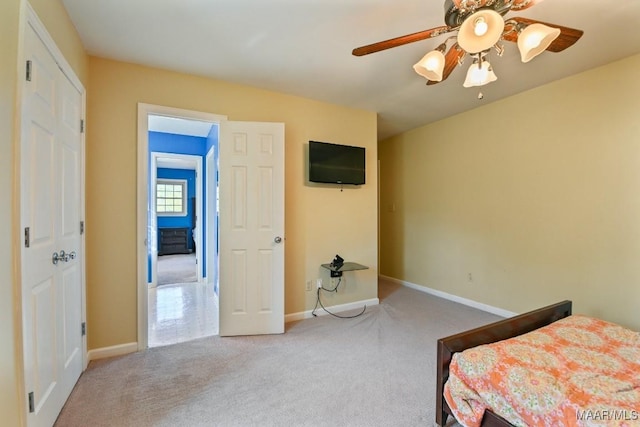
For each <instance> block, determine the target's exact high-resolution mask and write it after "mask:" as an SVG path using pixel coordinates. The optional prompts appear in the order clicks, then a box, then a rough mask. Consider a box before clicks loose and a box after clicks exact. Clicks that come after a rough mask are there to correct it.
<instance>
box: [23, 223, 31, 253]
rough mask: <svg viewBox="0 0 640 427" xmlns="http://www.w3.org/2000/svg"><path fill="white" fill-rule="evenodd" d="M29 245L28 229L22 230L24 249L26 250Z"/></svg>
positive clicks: (29, 234) (29, 233)
mask: <svg viewBox="0 0 640 427" xmlns="http://www.w3.org/2000/svg"><path fill="white" fill-rule="evenodd" d="M30 244H31V232H30V231H29V227H25V228H24V247H25V248H28V247H29V245H30Z"/></svg>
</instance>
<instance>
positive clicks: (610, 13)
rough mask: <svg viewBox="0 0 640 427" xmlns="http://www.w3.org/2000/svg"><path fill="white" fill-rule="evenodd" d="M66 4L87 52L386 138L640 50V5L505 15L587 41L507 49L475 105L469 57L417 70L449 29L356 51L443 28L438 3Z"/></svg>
mask: <svg viewBox="0 0 640 427" xmlns="http://www.w3.org/2000/svg"><path fill="white" fill-rule="evenodd" d="M62 1H63V3H64V5H65V6H66V8H67V10H68V12H69V15H70V16H71V19H72V20H73V22H74V24H75V26H76V28H77V29H78V32H79V34H80V37H81V38H82V41H83V43H84V45H85V48H86V49H87V51H88V53H89V54H91V55H95V56H100V57H105V58H111V59H116V60H121V61H126V62H133V63H138V64H143V65H148V66H151V67H158V68H164V69H169V70H175V71H179V72H185V73H190V74H195V75H201V76H207V77H211V78H214V79H221V80H225V81H229V82H235V83H241V84H246V85H250V86H255V87H259V88H264V89H269V90H274V91H278V92H283V93H289V94H294V95H298V96H303V97H307V98H312V99H316V100H320V101H326V102H331V103H335V104H339V105H344V106H349V107H354V108H362V109H366V110H370V111H375V112H377V113H378V137H379V138H381V139H382V138H385V137H388V136H391V135H394V134H397V133H400V132H403V131H406V130H408V129H412V128H415V127H418V126H421V125H423V124H426V123H430V122H433V121H436V120H439V119H442V118H444V117H447V116H451V115H454V114H456V113H459V112H462V111H466V110H469V109H472V108H475V107H478V106H480V105H485V104H487V103H489V102H492V101H495V100H498V99H500V98H503V97H506V96H510V95H513V94H516V93H519V92H522V91H525V90H528V89H531V88H533V87H536V86H539V85H543V84H545V83H548V82H550V81H552V80H557V79H560V78H563V77H566V76H569V75H572V74H575V73H579V72H581V71H584V70H587V69H591V68H594V67H597V66H600V65H603V64H606V63H609V62H611V61H615V60H618V59H621V58H624V57H627V56H630V55H633V54H636V53H639V52H640V31H638V26H639V25H640V0H618V1H612V0H609V1H607V0H545V1H542V2H540V3H539V4H536V5H535V6H533V7H531V8H529V9H527V10H524V11H522V12H521V13H509V14H507V17H509V16H523V17H527V18H531V19H537V20H540V21H544V22H551V23H556V24H559V25H563V26H567V27H572V28H577V29H581V30H584V32H585V34H584V36H583V37H582V38H581V39H580V40H579V41H578V43H576V44H575V45H574V46H572V47H570V48H569V49H567V50H565V51H564V52H561V53H551V52H544V53H543V54H541V55H540V56H538V57H537V58H535V59H534V60H532V61H531V62H529V63H527V64H523V63H521V62H520V60H519V55H518V52H517V48H516V46H515V45H514V44H513V43H509V42H507V43H505V46H506V53H505V55H504V56H503V57H502V58H493V57H492V58H490V59H491V63H492V65H493V68H494V70H495V73H496V74H497V76H498V81H496V82H494V83H491V84H490V85H487V86H484V87H483V88H482V92H483V94H484V99H483V100H478V97H477V95H478V88H475V89H465V88H463V87H462V81H463V79H464V75H465V74H466V68H468V65H469V64H470V61H469V60H468V59H467V61H466V63H465V65H467V66H465V67H463V68H457V69H456V70H455V71H454V72H453V73H452V74H451V76H450V77H449V79H448V80H446V81H444V82H441V83H439V84H437V85H433V86H426V85H425V80H424V79H423V78H422V77H420V76H418V75H417V74H415V73H414V71H413V69H412V65H413V64H414V63H415V62H417V61H418V60H419V59H420V58H421V57H422V56H423V55H424V54H425V53H426V52H428V51H429V50H431V49H433V48H435V47H436V46H437V45H438V44H439V43H441V42H442V41H444V39H445V38H446V37H447V36H446V35H443V36H440V37H438V38H436V39H432V40H425V41H420V42H416V43H412V44H410V45H406V46H402V47H397V48H394V49H390V50H386V51H383V52H378V53H374V54H371V55H367V56H364V57H355V56H352V55H351V51H352V49H353V48H355V47H358V46H362V45H366V44H370V43H373V42H377V41H381V40H385V39H388V38H392V37H397V36H401V35H405V34H409V33H413V32H416V31H421V30H425V29H428V28H431V27H435V26H440V25H444V22H443V11H444V7H443V5H444V1H443V0H216V1H211V0H108V1H104V0H62ZM638 71H639V72H640V70H638ZM585 89H588V88H585ZM621 90H624V88H623V87H621Z"/></svg>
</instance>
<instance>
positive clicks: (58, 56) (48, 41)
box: [13, 1, 89, 422]
mask: <svg viewBox="0 0 640 427" xmlns="http://www.w3.org/2000/svg"><path fill="white" fill-rule="evenodd" d="M20 16H21V19H20V29H19V33H20V36H19V37H20V39H19V45H18V64H17V65H18V67H17V68H18V76H24V74H23V73H24V68H23V67H24V64H25V63H26V62H25V61H26V54H25V46H24V40H25V39H26V37H27V35H26V32H27V31H28V29H29V27H31V29H33V31H34V32H35V34H36V35H37V36H38V37H39V38H40V40H41V41H42V43H43V44H44V45H45V47H46V48H47V50H49V52H50V53H51V55H52V56H53V58H54V60H55V61H56V63H57V65H58V67H59V69H60V70H61V71H62V73H63V74H64V75H65V77H66V78H67V79H68V80H69V82H70V83H71V84H72V86H73V87H74V88H75V89H77V90H78V92H80V96H81V100H80V108H81V116H82V126H83V127H84V129H82V131H81V132H80V169H79V173H80V176H79V179H80V200H79V202H80V212H79V219H80V221H82V223H83V224H86V206H85V202H86V128H87V127H86V112H87V92H86V90H85V87H84V85H83V84H82V82H81V81H80V79H79V78H78V76H77V75H76V73H75V71H74V69H73V67H72V66H71V65H70V64H69V62H68V61H67V59H66V58H65V57H64V54H63V53H62V51H61V50H60V49H59V48H58V46H57V45H56V42H55V40H54V39H53V38H52V37H51V35H50V34H49V32H48V31H47V28H46V26H45V25H44V24H43V23H42V20H41V19H40V18H39V17H38V14H37V13H36V12H35V10H34V9H33V7H32V6H31V4H30V3H29V2H28V1H25V2H22V6H21V13H20ZM22 78H23V77H19V78H18V79H17V81H16V86H17V87H16V102H17V103H18V104H17V107H18V108H16V121H15V123H18V124H19V125H17V126H16V127H15V133H16V135H15V140H16V141H18V142H17V148H16V150H15V154H14V156H13V166H14V179H15V187H14V188H15V189H16V191H15V196H14V198H13V204H14V206H15V208H14V221H15V222H17V226H16V227H14V229H15V230H16V231H15V234H13V236H14V237H15V236H16V235H17V238H16V239H14V241H15V242H16V243H15V244H14V248H15V249H16V250H15V251H14V253H15V262H14V264H13V276H14V278H15V279H16V280H15V283H16V286H17V287H18V290H17V292H16V300H15V302H14V306H17V307H19V312H20V313H22V314H23V315H24V311H23V309H22V307H23V304H24V302H25V301H23V299H22V287H23V283H22V264H23V259H22V251H23V249H24V248H23V239H22V237H23V236H22V230H21V227H20V224H21V222H22V205H21V199H22V180H21V178H20V177H21V173H22V171H21V160H22V155H23V153H22V141H23V138H24V135H23V120H24V116H23V114H22V110H23V85H24V81H23V80H22ZM78 125H79V126H80V123H79V124H78ZM78 226H80V224H78ZM85 236H86V235H85V233H84V232H82V233H81V234H80V250H81V251H82V254H81V256H80V257H79V268H80V282H81V283H80V294H81V297H80V304H81V307H80V316H81V319H80V320H81V322H82V323H83V324H85V325H86V321H87V281H86V270H87V268H86V258H87V257H86V253H87V251H86V238H85ZM24 324H25V321H24V319H23V318H22V317H21V316H20V318H19V319H17V320H16V331H17V336H19V337H21V338H20V341H21V342H20V350H19V352H18V354H19V355H20V356H19V357H20V360H21V369H18V372H16V376H17V378H18V384H19V388H20V390H19V396H18V401H19V402H20V404H21V407H22V408H24V411H25V412H23V413H22V417H23V421H25V422H27V420H28V418H29V413H28V410H29V408H28V405H27V396H26V372H25V368H26V366H25V363H24V362H25V354H24V339H25V336H24ZM81 339H82V344H81V348H82V355H81V357H82V371H83V372H84V371H85V370H86V369H87V366H88V364H89V359H88V354H87V335H86V334H84V335H82V336H81Z"/></svg>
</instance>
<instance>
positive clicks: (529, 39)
mask: <svg viewBox="0 0 640 427" xmlns="http://www.w3.org/2000/svg"><path fill="white" fill-rule="evenodd" d="M559 35H560V30H559V29H558V28H552V27H549V26H546V25H544V24H537V23H536V24H531V25H529V26H528V27H527V28H525V29H524V30H522V32H521V33H520V34H519V35H518V50H519V51H520V59H522V62H529V61H531V60H532V59H533V58H535V57H536V56H538V55H540V54H541V53H542V52H544V50H545V49H546V48H548V47H549V45H550V44H551V42H552V41H554V40H555V39H557V38H558V36H559Z"/></svg>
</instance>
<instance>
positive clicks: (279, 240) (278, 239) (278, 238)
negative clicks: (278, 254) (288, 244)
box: [273, 236, 282, 243]
mask: <svg viewBox="0 0 640 427" xmlns="http://www.w3.org/2000/svg"><path fill="white" fill-rule="evenodd" d="M273 241H274V242H276V243H281V242H282V237H280V236H276V238H275V239H273Z"/></svg>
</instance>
